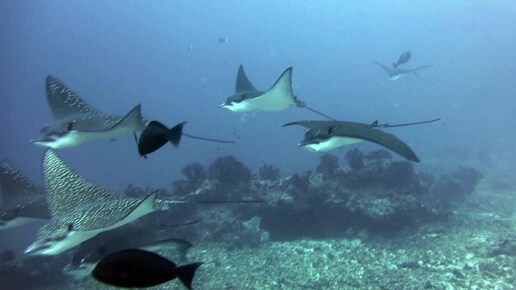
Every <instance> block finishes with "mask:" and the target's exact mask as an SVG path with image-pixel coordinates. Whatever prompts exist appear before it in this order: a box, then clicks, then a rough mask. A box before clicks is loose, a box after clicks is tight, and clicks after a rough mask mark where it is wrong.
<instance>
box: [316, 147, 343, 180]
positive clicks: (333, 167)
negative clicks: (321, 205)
mask: <svg viewBox="0 0 516 290" xmlns="http://www.w3.org/2000/svg"><path fill="white" fill-rule="evenodd" d="M315 172H317V173H321V174H322V177H323V179H324V180H327V179H331V178H334V177H336V176H337V175H338V174H339V158H338V157H337V156H335V155H333V154H329V153H326V154H323V155H322V156H321V158H320V159H319V164H318V165H317V168H316V169H315Z"/></svg>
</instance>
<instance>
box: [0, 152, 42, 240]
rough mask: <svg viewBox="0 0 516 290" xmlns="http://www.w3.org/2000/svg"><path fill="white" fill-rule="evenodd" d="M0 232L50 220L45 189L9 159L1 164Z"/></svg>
mask: <svg viewBox="0 0 516 290" xmlns="http://www.w3.org/2000/svg"><path fill="white" fill-rule="evenodd" d="M0 192H1V196H2V206H1V207H0V230H5V229H9V228H15V227H19V226H22V225H24V224H26V223H29V222H32V221H36V220H45V219H50V212H49V209H48V203H47V200H46V195H45V191H44V190H43V188H41V187H39V186H37V185H36V184H34V183H33V182H32V181H31V180H30V179H29V178H28V177H27V176H26V175H25V174H24V173H23V172H22V171H21V170H19V169H18V168H17V167H16V166H15V165H14V164H12V163H11V162H10V161H8V160H7V159H4V160H2V161H1V162H0Z"/></svg>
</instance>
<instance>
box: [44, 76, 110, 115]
mask: <svg viewBox="0 0 516 290" xmlns="http://www.w3.org/2000/svg"><path fill="white" fill-rule="evenodd" d="M46 89H47V100H48V104H49V105H50V109H51V110H52V114H53V115H54V118H56V119H62V118H66V117H70V116H74V115H96V116H102V115H105V114H104V113H102V112H101V111H99V110H97V109H96V108H94V107H93V106H91V105H90V104H88V103H86V102H85V101H84V100H83V99H82V98H81V97H79V96H78V95H77V94H75V93H74V92H73V91H72V90H70V89H69V88H68V87H67V86H65V85H64V84H63V83H62V82H60V81H59V80H58V79H56V78H55V77H54V76H52V75H49V76H48V77H47V82H46Z"/></svg>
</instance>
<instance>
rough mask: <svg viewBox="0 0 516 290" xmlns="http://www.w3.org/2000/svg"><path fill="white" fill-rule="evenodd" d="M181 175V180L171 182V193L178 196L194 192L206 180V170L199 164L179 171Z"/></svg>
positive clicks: (193, 164)
mask: <svg viewBox="0 0 516 290" xmlns="http://www.w3.org/2000/svg"><path fill="white" fill-rule="evenodd" d="M181 174H182V175H183V179H180V180H176V181H174V182H172V187H173V192H174V193H176V194H179V195H184V194H188V193H190V192H192V191H195V190H196V189H197V188H199V187H200V186H201V185H202V184H203V182H204V181H205V180H206V179H207V178H208V173H207V172H206V169H204V167H203V166H202V165H201V164H199V163H192V164H188V165H186V166H185V167H183V168H182V169H181Z"/></svg>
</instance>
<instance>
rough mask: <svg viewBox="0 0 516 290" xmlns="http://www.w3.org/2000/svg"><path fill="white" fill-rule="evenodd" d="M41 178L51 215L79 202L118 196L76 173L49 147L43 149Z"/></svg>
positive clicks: (101, 200) (72, 206)
mask: <svg viewBox="0 0 516 290" xmlns="http://www.w3.org/2000/svg"><path fill="white" fill-rule="evenodd" d="M43 178H44V181H45V188H46V190H47V198H48V202H49V204H50V211H51V213H52V215H57V214H60V213H62V212H67V211H69V210H71V209H73V208H75V207H77V206H78V205H80V204H84V203H91V202H103V201H108V200H113V199H118V198H120V195H119V194H118V193H115V192H112V191H109V190H107V189H105V188H102V187H100V186H97V185H95V184H93V183H91V182H89V181H87V180H85V179H84V178H82V177H81V176H79V175H77V173H75V172H74V171H72V170H71V169H70V168H69V167H68V166H67V165H66V164H64V162H63V161H62V160H61V159H60V158H59V156H57V154H56V153H55V152H54V151H53V150H51V149H47V151H45V155H44V158H43Z"/></svg>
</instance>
